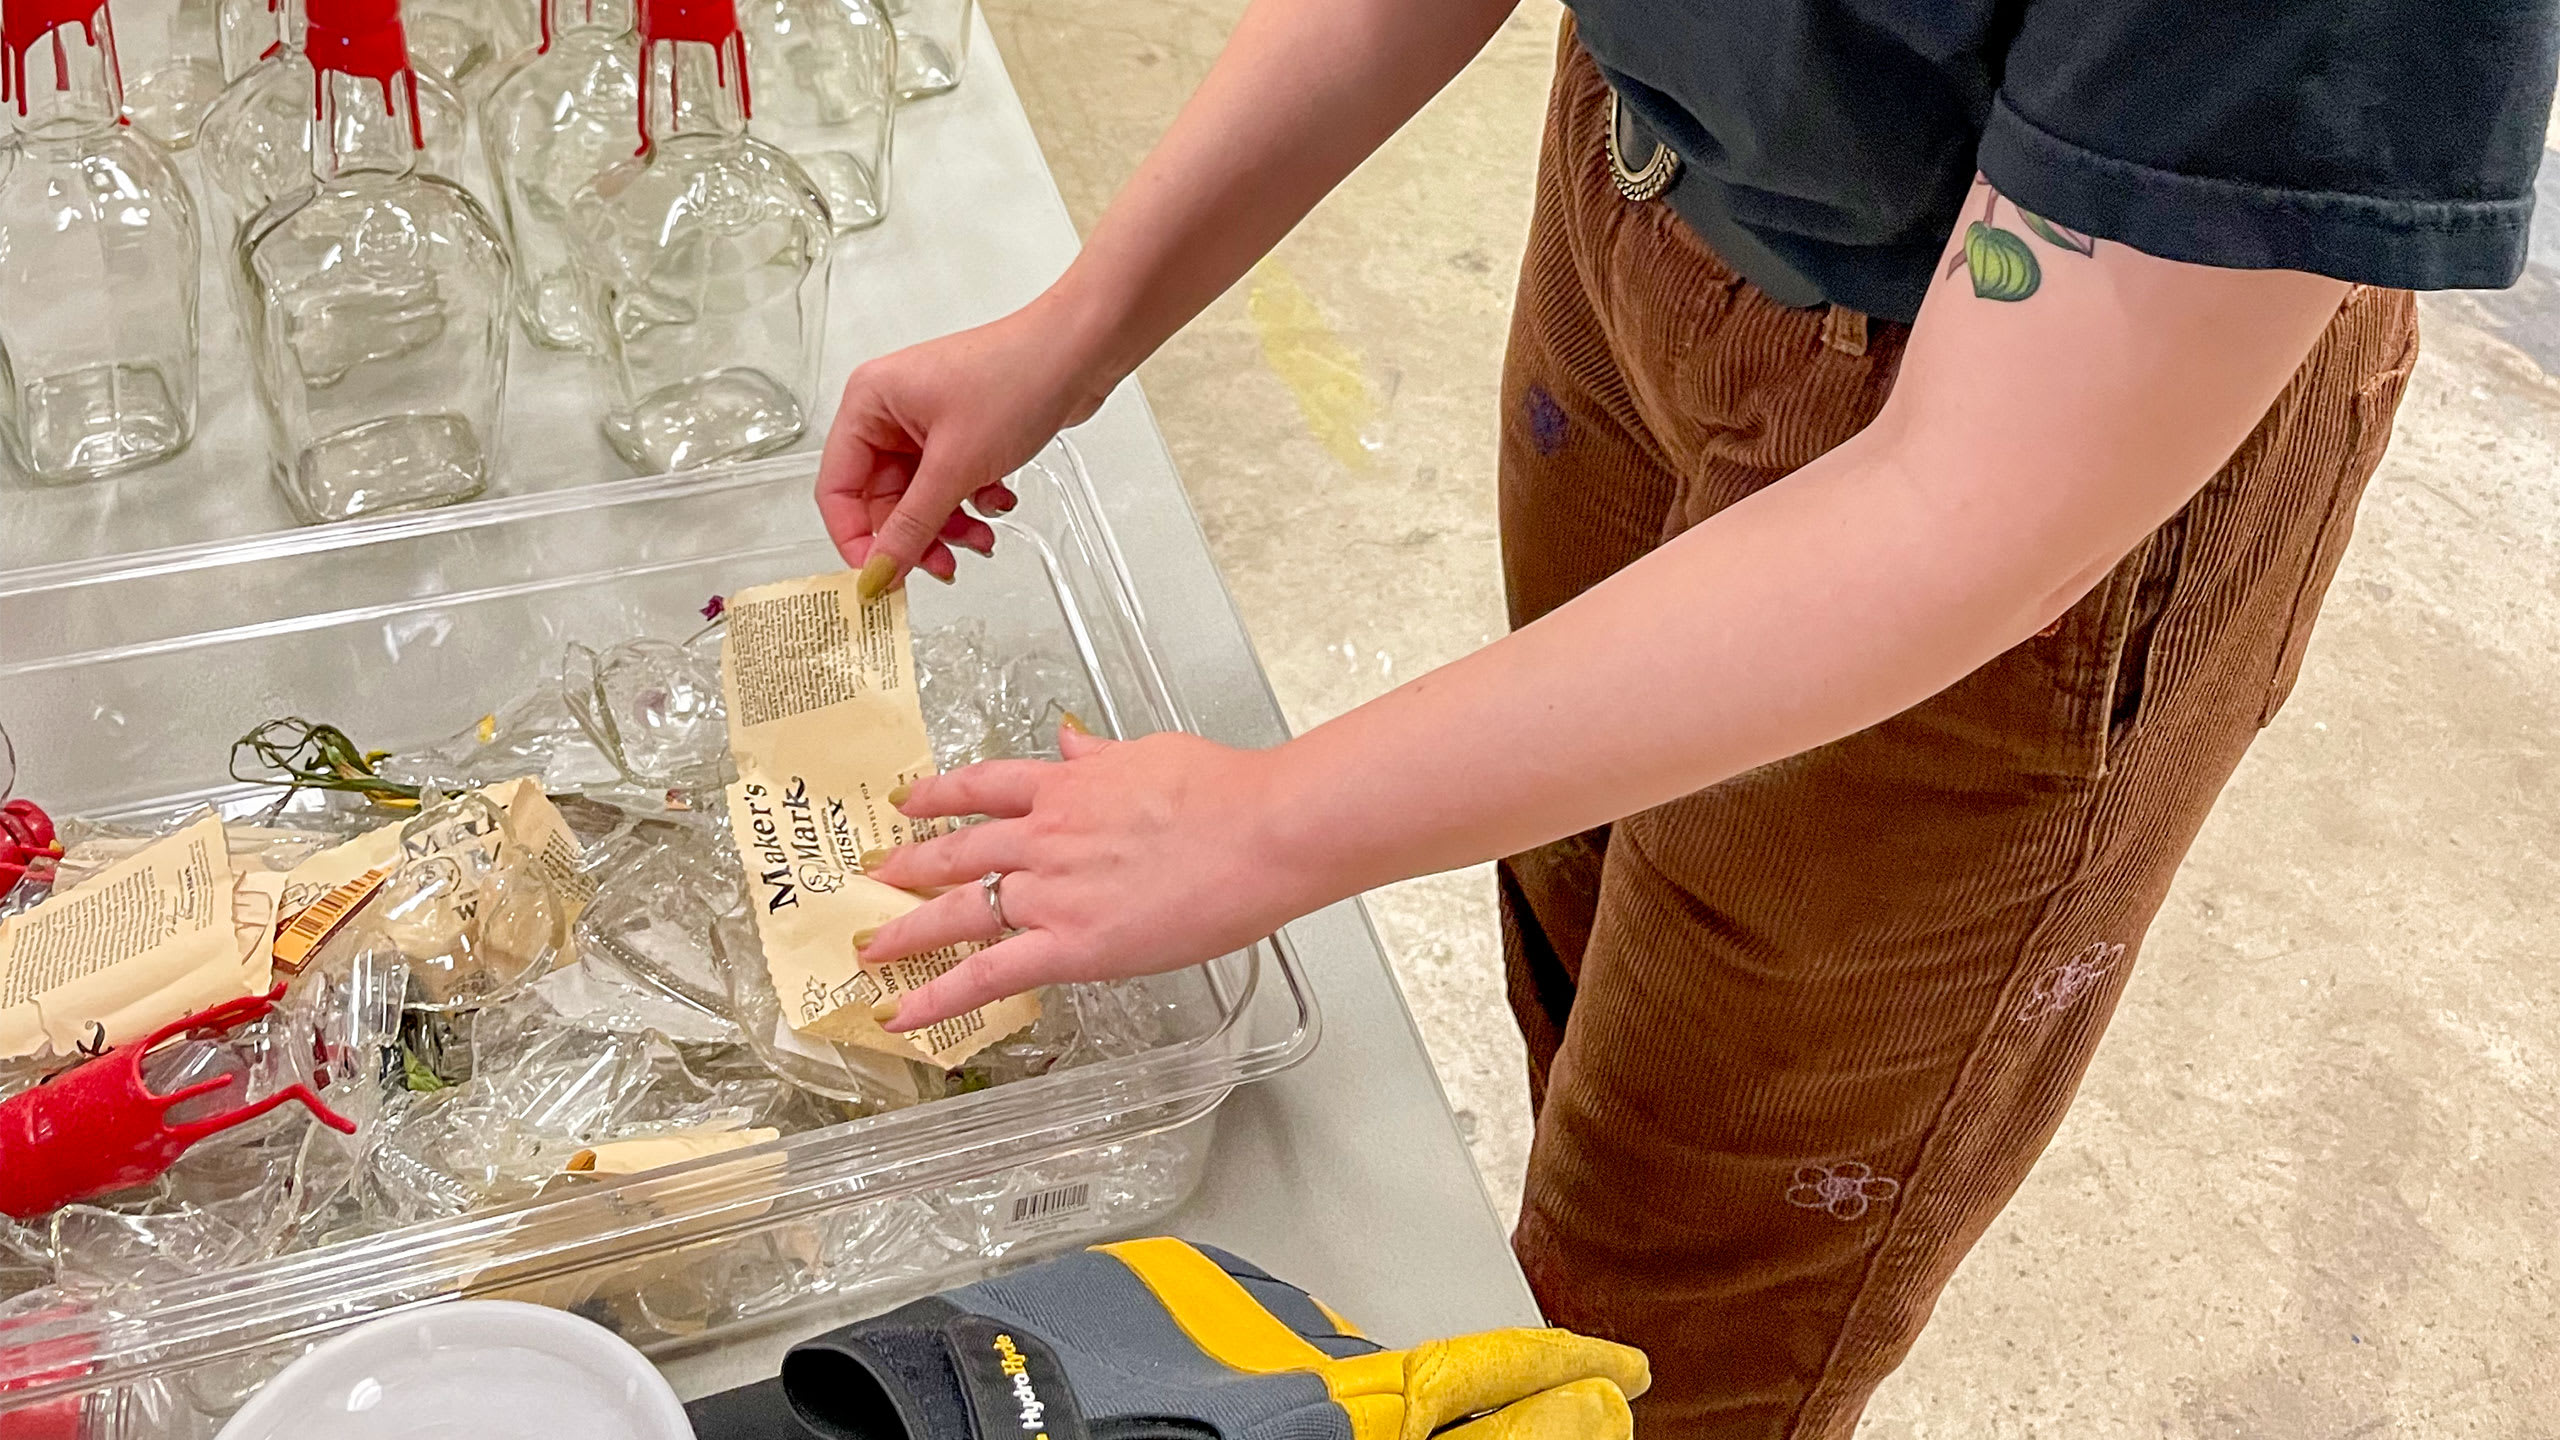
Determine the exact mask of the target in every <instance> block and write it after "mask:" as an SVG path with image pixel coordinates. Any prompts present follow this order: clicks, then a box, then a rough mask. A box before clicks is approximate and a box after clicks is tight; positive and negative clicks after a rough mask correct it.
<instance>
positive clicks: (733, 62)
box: [639, 0, 755, 155]
mask: <svg viewBox="0 0 2560 1440" xmlns="http://www.w3.org/2000/svg"><path fill="white" fill-rule="evenodd" d="M662 44H665V45H676V44H688V45H708V46H710V47H711V54H712V63H713V64H714V65H716V66H717V67H718V69H717V71H716V72H715V73H716V74H717V75H718V77H719V81H720V87H721V88H722V89H724V90H725V89H727V88H728V87H729V83H730V81H729V77H730V76H732V75H735V76H737V77H738V78H737V86H738V113H739V114H740V115H746V116H751V115H753V114H755V106H754V105H753V103H751V102H750V101H749V99H748V98H747V39H746V37H745V36H744V35H741V34H739V33H738V6H737V0H640V150H639V153H640V154H643V155H646V154H648V153H649V146H650V144H651V142H652V139H653V137H652V136H651V135H650V134H649V68H650V67H649V57H650V55H651V53H652V52H653V51H654V50H655V49H656V48H657V47H658V46H659V45H662ZM675 87H676V73H675V71H673V70H669V71H668V72H667V102H668V104H669V105H671V106H672V105H673V104H674V103H675V100H676V94H675Z"/></svg>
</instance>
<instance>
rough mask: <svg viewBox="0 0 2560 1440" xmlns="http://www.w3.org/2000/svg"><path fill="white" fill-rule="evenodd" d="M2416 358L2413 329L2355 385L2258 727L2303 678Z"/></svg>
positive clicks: (2277, 708) (2387, 444) (2281, 704)
mask: <svg viewBox="0 0 2560 1440" xmlns="http://www.w3.org/2000/svg"><path fill="white" fill-rule="evenodd" d="M2417 363H2418V345H2417V336H2416V334H2415V333H2414V332H2412V334H2411V335H2410V337H2409V345H2408V349H2407V350H2406V351H2405V352H2404V353H2403V354H2402V355H2401V357H2400V359H2399V360H2398V361H2396V362H2395V363H2393V364H2392V365H2391V366H2390V368H2388V369H2385V370H2383V371H2381V372H2379V373H2377V374H2375V375H2374V376H2373V377H2372V378H2370V379H2368V380H2366V381H2365V382H2364V383H2363V384H2362V385H2360V386H2358V387H2357V389H2356V394H2355V399H2354V401H2353V403H2352V404H2351V405H2350V406H2349V408H2348V417H2349V421H2348V423H2349V424H2350V425H2351V426H2353V427H2354V428H2353V431H2352V433H2351V434H2350V435H2349V437H2348V444H2347V463H2346V468H2345V469H2344V470H2343V471H2342V472H2341V473H2340V474H2339V477H2338V483H2337V485H2336V486H2335V487H2334V488H2333V489H2332V490H2331V491H2330V495H2329V506H2328V513H2327V515H2326V516H2324V517H2323V518H2322V520H2321V522H2320V535H2319V538H2318V540H2317V541H2316V542H2315V543H2314V545H2313V548H2312V552H2311V563H2310V565H2309V567H2308V568H2306V569H2305V570H2304V572H2303V576H2302V587H2301V589H2300V590H2298V591H2296V592H2295V595H2294V601H2293V612H2292V615H2291V617H2290V618H2289V619H2288V620H2287V621H2286V625H2285V636H2284V645H2283V647H2282V648H2281V649H2280V650H2278V651H2277V653H2276V668H2275V674H2274V675H2273V677H2271V678H2270V679H2269V680H2268V682H2267V698H2266V704H2265V706H2264V707H2263V708H2262V709H2261V710H2260V711H2259V713H2258V724H2259V725H2260V726H2261V727H2264V726H2266V725H2267V724H2268V723H2270V722H2271V721H2273V720H2274V719H2275V718H2276V712H2277V711H2279V710H2281V709H2283V708H2284V702H2285V701H2286V700H2287V699H2289V698H2291V696H2292V695H2293V686H2294V682H2295V681H2297V680H2299V679H2301V678H2302V657H2303V655H2304V653H2305V652H2306V651H2308V650H2309V649H2310V647H2311V630H2312V626H2313V623H2314V622H2315V621H2316V620H2317V619H2318V618H2319V615H2320V602H2321V601H2322V600H2323V599H2325V598H2327V596H2328V594H2329V582H2330V581H2331V580H2333V579H2335V578H2336V577H2337V573H2338V562H2339V561H2340V560H2341V559H2343V558H2345V556H2346V553H2347V542H2348V541H2349V540H2351V539H2353V538H2354V536H2355V526H2356V505H2357V504H2358V502H2360V501H2361V500H2363V498H2364V487H2365V482H2366V481H2368V480H2370V479H2372V478H2373V472H2374V471H2375V470H2376V469H2378V468H2380V467H2381V465H2382V452H2383V451H2384V449H2386V448H2387V447H2388V446H2389V445H2390V443H2391V417H2392V416H2393V415H2394V414H2395V413H2396V412H2397V411H2398V410H2399V408H2400V395H2401V392H2402V391H2404V390H2406V389H2408V387H2409V372H2410V371H2411V370H2413V369H2415V368H2416V366H2417Z"/></svg>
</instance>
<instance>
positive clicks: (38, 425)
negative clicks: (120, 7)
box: [0, 0, 198, 482]
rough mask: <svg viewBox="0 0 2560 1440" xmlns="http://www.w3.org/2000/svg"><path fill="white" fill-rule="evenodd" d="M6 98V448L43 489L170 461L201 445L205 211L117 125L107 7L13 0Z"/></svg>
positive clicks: (4, 21)
mask: <svg viewBox="0 0 2560 1440" xmlns="http://www.w3.org/2000/svg"><path fill="white" fill-rule="evenodd" d="M31 52H32V55H31ZM31 59H32V60H33V61H34V63H30V61H31ZM0 99H5V100H6V101H7V102H8V104H7V110H8V113H9V118H10V120H11V121H12V122H13V123H14V125H15V127H16V129H17V142H16V146H15V153H14V155H8V154H0V390H5V394H0V438H5V439H6V441H7V444H8V448H9V451H10V453H11V455H12V456H13V457H15V459H16V461H17V464H18V467H19V468H20V469H21V470H23V471H25V472H26V473H27V474H28V475H29V476H30V477H32V478H34V479H36V480H39V481H47V482H51V481H67V480H81V479H90V478H94V477H96V476H100V475H111V474H114V473H115V472H117V471H120V470H128V469H131V468H133V467H134V466H137V465H147V464H150V463H151V462H153V461H155V460H165V459H167V458H168V457H169V456H172V455H175V454H177V453H178V452H179V451H180V450H183V449H185V448H186V445H187V441H188V440H189V438H190V437H192V436H193V435H194V433H195V414H196V277H197V273H198V272H197V256H198V251H197V243H198V242H197V238H196V234H197V232H196V212H195V202H194V200H193V199H191V198H190V197H189V196H188V194H187V187H186V182H185V181H183V180H181V179H180V178H179V176H178V170H177V167H176V165H175V164H173V163H172V162H171V161H170V159H169V152H168V151H167V150H165V149H163V148H162V147H161V145H160V144H159V142H158V141H155V140H153V139H151V138H150V137H149V136H148V135H146V134H144V133H142V132H141V131H140V130H139V129H138V128H136V127H134V126H131V125H127V124H124V123H122V119H121V117H122V115H123V111H124V96H123V88H122V86H121V84H120V83H119V78H118V76H117V73H116V59H115V27H114V22H113V19H112V17H111V16H109V14H108V13H107V6H106V5H105V4H103V3H101V0H8V8H7V9H6V10H0Z"/></svg>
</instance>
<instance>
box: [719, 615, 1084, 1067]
mask: <svg viewBox="0 0 2560 1440" xmlns="http://www.w3.org/2000/svg"><path fill="white" fill-rule="evenodd" d="M855 583H856V581H855V577H854V575H853V574H852V572H850V571H844V572H839V573H837V574H833V575H819V576H813V577H811V578H809V579H805V580H791V581H785V582H783V583H781V584H779V585H766V586H760V587H758V588H756V589H753V590H748V591H744V592H742V593H740V594H738V595H735V596H732V597H730V600H729V606H728V611H727V614H728V620H729V633H728V643H727V645H726V647H725V653H724V654H723V656H722V659H721V667H720V681H721V689H722V692H723V694H724V695H725V697H726V698H727V700H728V706H729V749H730V753H731V754H732V755H733V756H734V757H735V758H736V761H737V766H738V780H737V783H736V784H734V785H731V786H730V787H729V822H730V831H731V835H732V837H733V838H734V840H735V841H736V843H737V847H738V856H739V859H740V860H742V861H743V862H744V863H745V865H746V870H747V889H748V894H749V899H750V903H751V905H752V907H753V909H754V911H755V916H756V933H757V935H758V937H759V938H760V939H761V940H762V941H763V943H764V953H765V964H766V966H767V968H768V969H769V970H770V971H771V972H772V975H773V987H774V991H775V993H776V994H777V995H779V996H780V997H781V1000H782V1009H783V1016H784V1018H785V1019H786V1020H788V1021H789V1022H790V1024H791V1026H792V1028H794V1029H796V1030H799V1031H801V1032H803V1033H805V1034H809V1035H814V1036H817V1037H819V1038H821V1039H827V1040H836V1041H841V1042H843V1043H845V1044H847V1045H856V1046H861V1047H864V1048H866V1049H872V1050H878V1051H882V1052H884V1053H887V1054H892V1055H897V1056H900V1057H902V1058H907V1059H917V1058H921V1059H926V1060H930V1061H931V1062H932V1063H934V1064H937V1065H940V1066H942V1067H943V1068H945V1069H950V1068H952V1067H954V1066H957V1065H959V1064H960V1063H961V1062H962V1061H964V1060H967V1059H968V1058H969V1057H970V1056H972V1055H975V1054H976V1053H978V1052H979V1051H980V1050H982V1049H984V1048H986V1047H987V1046H988V1045H990V1044H992V1043H994V1042H995V1041H997V1040H1000V1039H1002V1038H1004V1037H1005V1036H1007V1035H1010V1034H1012V1033H1013V1032H1014V1031H1016V1030H1019V1029H1021V1028H1022V1027H1023V1026H1025V1025H1028V1024H1030V1023H1031V1022H1032V1021H1034V1020H1036V1019H1038V1018H1039V1016H1040V1002H1039V1001H1038V1000H1037V999H1036V998H1034V997H1031V996H1028V995H1023V996H1015V997H1013V998H1011V999H1007V1000H1001V1001H998V1002H996V1003H995V1004H993V1005H989V1006H985V1007H983V1008H981V1009H978V1010H973V1011H971V1012H969V1013H968V1014H966V1015H960V1016H955V1017H953V1018H952V1019H950V1020H946V1021H944V1022H943V1023H942V1024H940V1025H936V1026H934V1027H932V1028H931V1029H929V1030H924V1031H919V1032H917V1033H916V1034H913V1035H908V1036H899V1035H892V1034H890V1033H889V1032H888V1031H886V1030H883V1029H881V1028H880V1023H879V1022H878V1021H876V1020H874V1019H872V1018H871V1007H872V1006H873V1005H874V1004H877V1003H878V1002H880V1001H881V1000H884V999H889V998H893V997H896V996H900V995H904V994H906V993H907V992H908V991H910V990H913V989H915V988H917V987H918V986H920V985H923V984H924V983H925V982H926V981H928V980H931V979H933V978H934V977H935V976H938V975H940V974H942V973H943V972H945V971H947V970H949V969H950V968H951V967H952V966H954V965H957V964H959V963H960V961H961V959H962V958H963V957H965V956H967V955H968V954H969V953H970V952H971V951H973V950H975V949H977V948H978V947H976V946H974V945H960V946H951V947H947V948H945V949H942V950H937V951H934V952H932V953H931V954H928V955H920V956H915V957H913V958H910V959H905V960H898V961H892V962H890V963H888V964H886V965H863V964H860V963H859V962H857V961H856V959H855V957H854V949H853V936H854V934H855V933H856V932H858V931H861V930H867V929H871V928H873V927H876V926H879V925H883V924H886V923H887V922H889V921H891V920H893V919H896V918H897V917H898V916H900V915H903V914H905V913H907V912H908V911H910V910H913V909H915V908H916V907H917V906H918V905H921V904H923V903H924V902H923V901H922V900H920V899H918V898H917V897H915V896H913V895H910V894H908V893H907V892H905V891H903V890H898V889H895V888H893V887H891V886H888V885H883V884H881V883H880V882H879V881H876V880H873V879H872V878H870V877H869V876H867V875H864V874H863V873H862V860H861V857H862V855H863V853H864V852H865V851H869V850H875V849H883V848H887V847H891V846H896V845H903V844H906V843H908V842H909V841H911V840H915V839H919V838H923V836H924V835H925V834H927V833H929V832H928V831H926V830H924V829H923V827H920V826H919V825H918V823H917V822H914V821H910V820H908V819H907V818H906V817H905V816H903V815H900V814H899V813H898V812H897V810H896V809H895V808H893V807H892V806H891V805H890V804H889V801H888V795H889V792H890V791H891V790H893V789H895V788H896V787H897V786H899V785H901V784H903V783H905V782H907V781H910V780H915V779H919V778H921V777H923V776H926V775H930V774H932V773H933V772H934V766H933V748H932V746H931V744H930V743H929V742H928V741H927V740H926V738H925V728H924V712H923V710H922V709H921V708H920V707H919V706H918V704H917V700H916V678H915V677H916V670H915V651H914V647H913V644H912V643H911V640H910V637H909V634H908V630H907V597H906V593H905V592H904V591H902V590H893V591H891V592H889V593H888V594H886V595H883V596H881V597H879V598H878V599H875V600H872V601H870V602H869V603H867V604H866V603H864V602H862V601H861V600H859V599H858V598H857V597H856V595H855V591H854V586H855Z"/></svg>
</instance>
